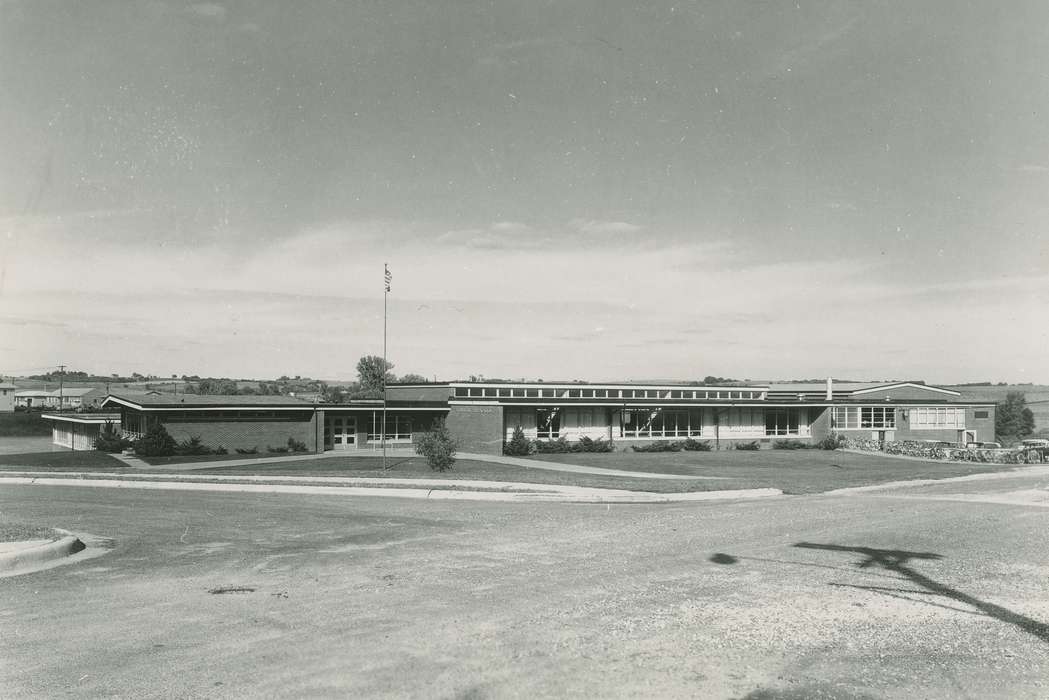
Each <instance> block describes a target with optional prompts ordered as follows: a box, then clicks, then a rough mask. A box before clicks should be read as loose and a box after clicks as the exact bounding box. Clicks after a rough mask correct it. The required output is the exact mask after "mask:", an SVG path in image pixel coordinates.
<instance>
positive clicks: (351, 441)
mask: <svg viewBox="0 0 1049 700" xmlns="http://www.w3.org/2000/svg"><path fill="white" fill-rule="evenodd" d="M356 448H357V417H356V416H328V417H327V418H326V419H325V421H324V449H325V450H353V449H356Z"/></svg>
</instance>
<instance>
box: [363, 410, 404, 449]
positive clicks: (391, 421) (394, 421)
mask: <svg viewBox="0 0 1049 700" xmlns="http://www.w3.org/2000/svg"><path fill="white" fill-rule="evenodd" d="M411 439H412V419H411V418H410V417H409V416H404V415H398V414H396V413H387V414H386V441H387V442H389V441H391V440H401V441H409V442H410V441H411ZM368 440H377V441H378V440H382V412H381V411H372V412H371V414H370V415H369V416H368Z"/></svg>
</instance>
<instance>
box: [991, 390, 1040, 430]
mask: <svg viewBox="0 0 1049 700" xmlns="http://www.w3.org/2000/svg"><path fill="white" fill-rule="evenodd" d="M994 432H995V434H996V435H997V437H998V439H999V440H1002V441H1003V442H1015V441H1017V440H1021V439H1023V438H1025V437H1027V436H1028V435H1030V434H1031V433H1033V432H1034V413H1032V412H1031V409H1029V408H1027V397H1026V396H1025V395H1024V393H1023V392H1022V391H1010V392H1009V393H1007V394H1006V395H1005V401H1003V402H1001V403H999V404H998V406H997V408H996V410H995V413H994Z"/></svg>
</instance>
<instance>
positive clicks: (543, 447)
mask: <svg viewBox="0 0 1049 700" xmlns="http://www.w3.org/2000/svg"><path fill="white" fill-rule="evenodd" d="M535 451H536V452H539V453H540V454H564V453H565V452H571V451H572V448H571V447H570V446H569V445H568V440H565V439H564V438H563V437H560V438H557V439H556V440H536V441H535Z"/></svg>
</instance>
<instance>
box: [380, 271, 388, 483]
mask: <svg viewBox="0 0 1049 700" xmlns="http://www.w3.org/2000/svg"><path fill="white" fill-rule="evenodd" d="M382 267H383V280H382V281H383V290H384V291H383V293H382V470H383V471H386V297H388V296H389V295H390V266H389V264H388V263H383V266H382Z"/></svg>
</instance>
